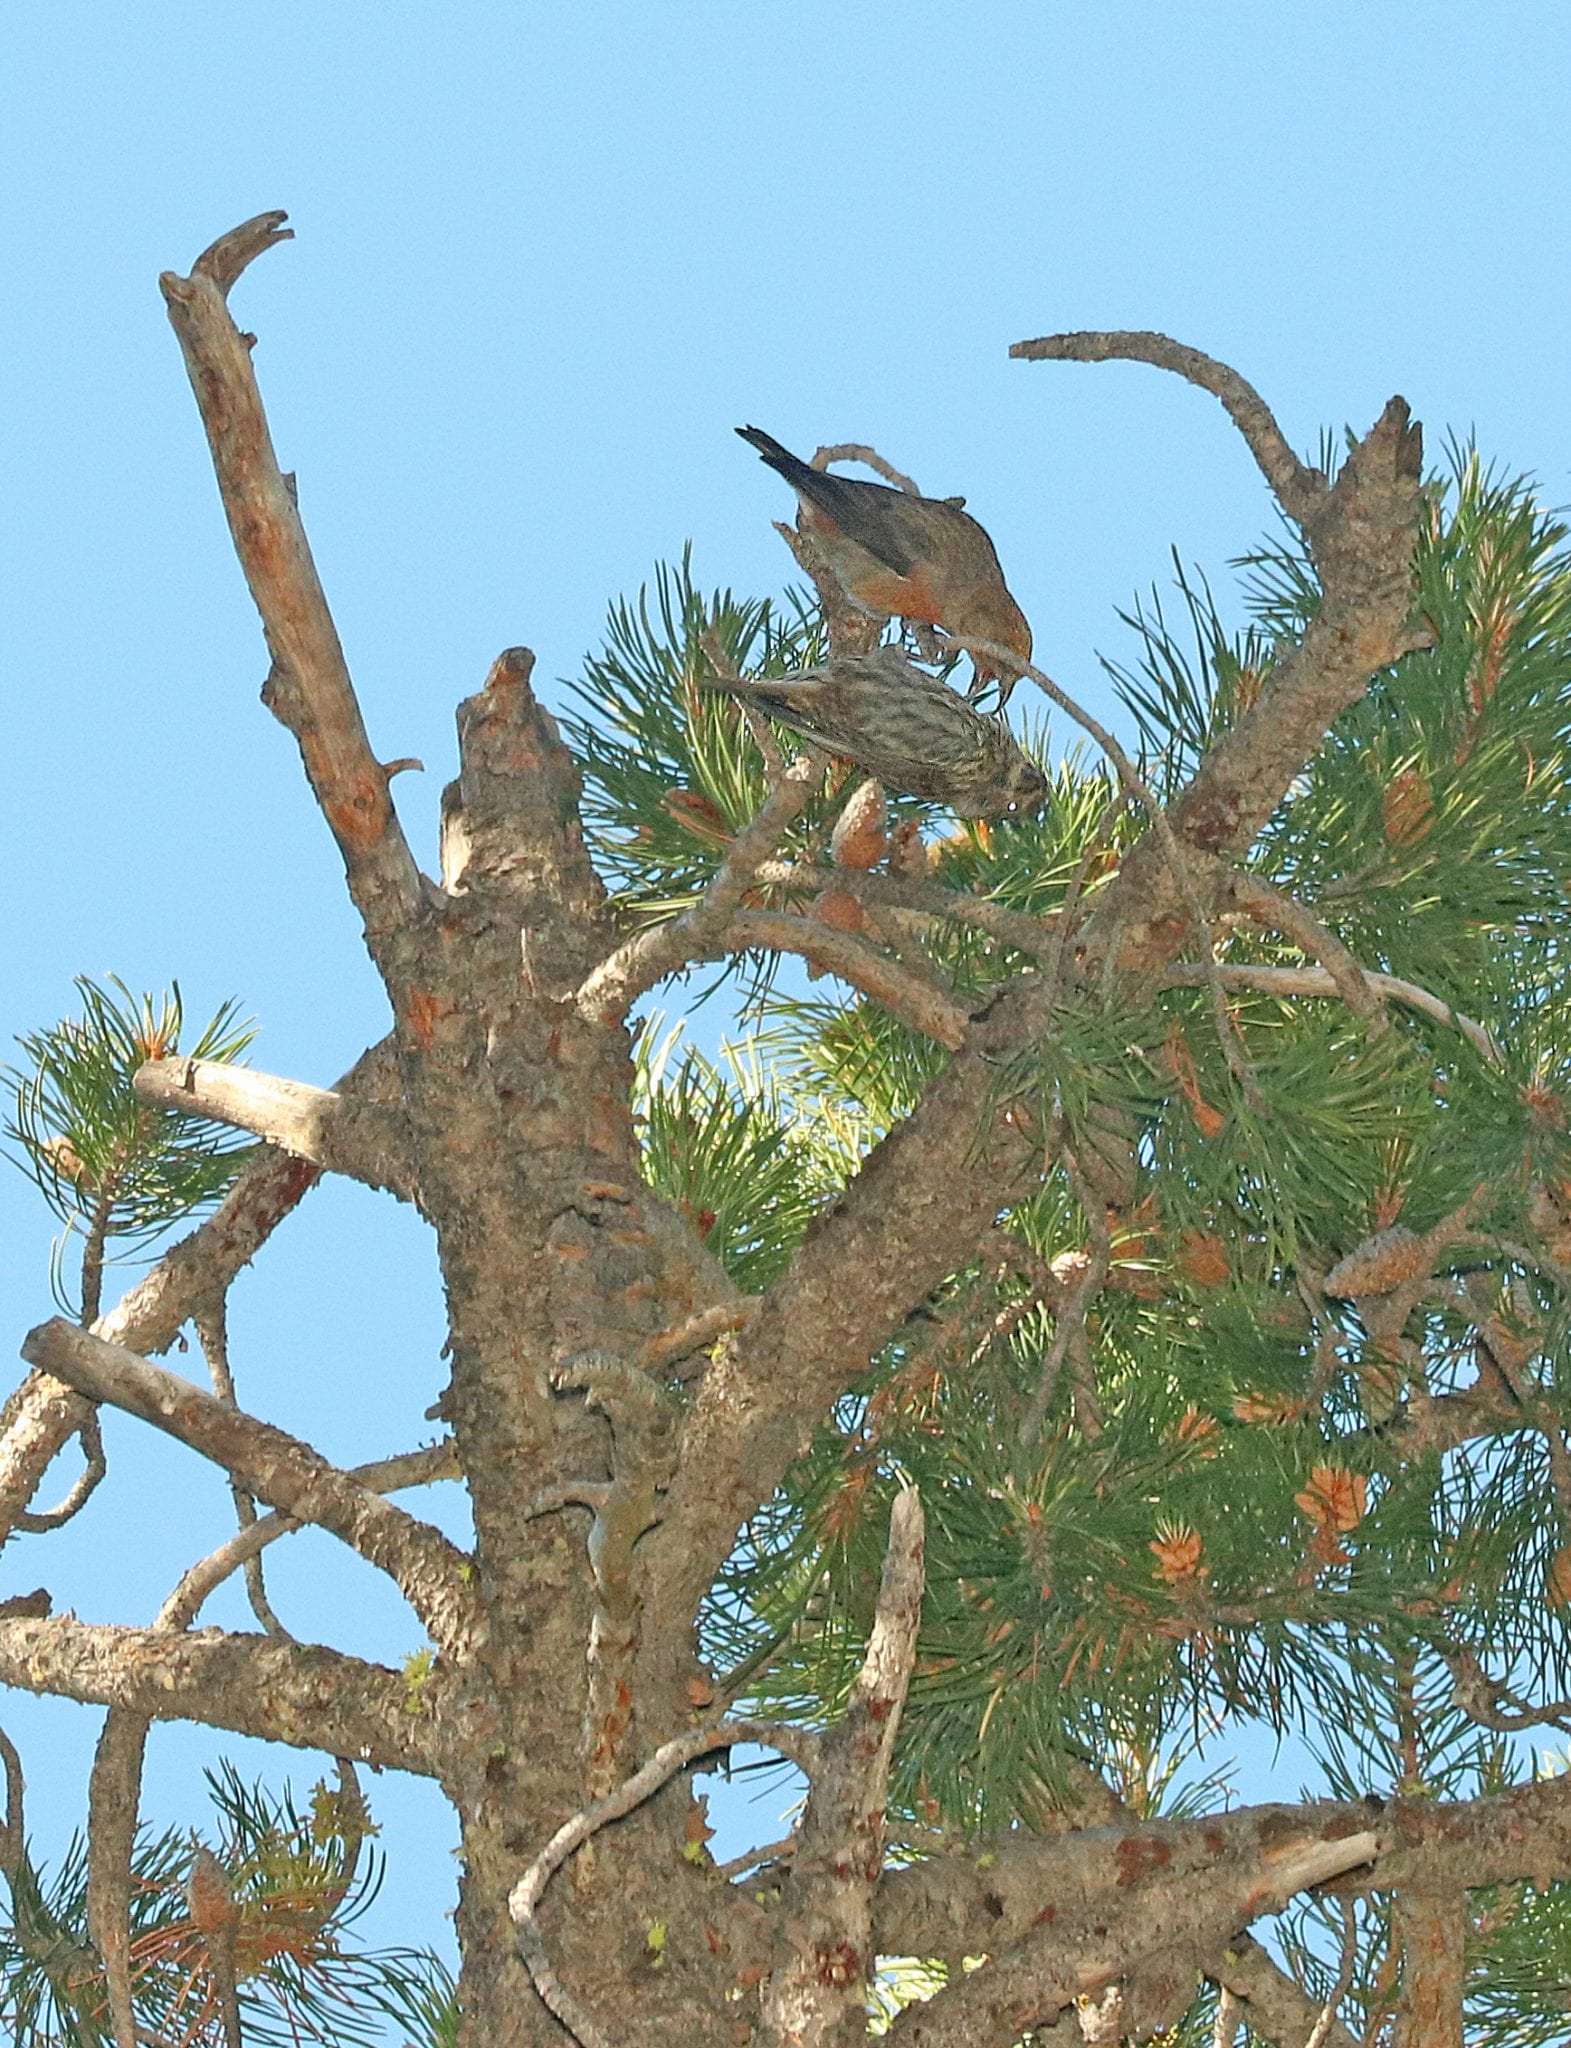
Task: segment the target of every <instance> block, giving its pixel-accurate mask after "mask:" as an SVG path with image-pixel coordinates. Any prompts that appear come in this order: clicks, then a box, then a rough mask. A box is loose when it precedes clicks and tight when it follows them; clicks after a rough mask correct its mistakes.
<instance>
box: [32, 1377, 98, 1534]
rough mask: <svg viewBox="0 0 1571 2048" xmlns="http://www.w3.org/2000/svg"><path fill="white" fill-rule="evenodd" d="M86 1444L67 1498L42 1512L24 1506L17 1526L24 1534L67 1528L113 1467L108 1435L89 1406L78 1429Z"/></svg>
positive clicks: (46, 1532) (78, 1433)
mask: <svg viewBox="0 0 1571 2048" xmlns="http://www.w3.org/2000/svg"><path fill="white" fill-rule="evenodd" d="M76 1434H77V1436H78V1437H79V1438H80V1440H81V1444H82V1456H83V1458H84V1460H85V1461H86V1462H85V1463H84V1464H83V1466H82V1469H81V1471H80V1472H79V1473H78V1474H77V1475H76V1478H75V1479H74V1480H73V1481H72V1482H71V1485H70V1487H69V1489H68V1490H67V1492H66V1495H65V1498H64V1499H63V1500H62V1501H61V1502H60V1503H59V1505H58V1506H56V1507H52V1508H46V1509H45V1510H44V1511H43V1512H42V1513H41V1514H32V1513H30V1512H29V1511H28V1510H27V1509H25V1508H24V1509H23V1510H22V1511H21V1513H20V1514H18V1515H17V1517H16V1520H15V1523H14V1524H13V1526H14V1527H15V1529H16V1530H17V1532H18V1534H19V1535H22V1536H44V1535H47V1534H48V1533H49V1531H50V1530H51V1529H63V1528H64V1527H65V1525H66V1523H67V1522H69V1521H71V1520H72V1519H73V1518H74V1517H75V1516H77V1515H79V1514H80V1513H81V1512H82V1510H83V1508H85V1507H86V1506H87V1503H88V1502H89V1501H90V1500H91V1499H92V1497H93V1495H94V1494H95V1493H96V1492H97V1491H98V1488H99V1484H100V1482H101V1481H102V1480H103V1478H104V1476H105V1474H106V1473H107V1472H108V1470H109V1466H108V1464H107V1462H106V1461H105V1458H104V1436H103V1431H102V1430H101V1429H100V1428H99V1426H98V1415H97V1411H96V1410H94V1409H91V1408H90V1409H89V1410H88V1411H87V1413H86V1414H85V1415H84V1416H83V1417H82V1420H81V1423H80V1424H79V1426H78V1428H77V1432H76Z"/></svg>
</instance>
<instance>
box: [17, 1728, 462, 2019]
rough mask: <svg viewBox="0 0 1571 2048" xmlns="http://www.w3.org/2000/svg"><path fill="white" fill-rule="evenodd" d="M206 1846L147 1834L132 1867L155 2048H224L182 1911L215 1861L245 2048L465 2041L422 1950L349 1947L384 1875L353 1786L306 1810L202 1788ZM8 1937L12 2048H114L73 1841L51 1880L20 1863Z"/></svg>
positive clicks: (198, 1946)
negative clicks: (165, 2044)
mask: <svg viewBox="0 0 1571 2048" xmlns="http://www.w3.org/2000/svg"><path fill="white" fill-rule="evenodd" d="M207 1781H208V1789H209V1793H210V1795H211V1798H212V1803H213V1807H214V1818H215V1822H216V1826H215V1827H214V1829H213V1830H212V1833H211V1837H210V1839H208V1840H206V1841H204V1840H203V1839H202V1838H201V1837H199V1836H197V1835H194V1834H188V1833H183V1832H181V1831H179V1830H175V1829H169V1830H166V1831H164V1832H163V1833H160V1834H154V1833H153V1832H152V1831H151V1830H150V1829H147V1828H143V1829H142V1830H141V1832H140V1833H139V1834H138V1836H137V1841H136V1847H135V1850H134V1853H133V1858H132V1890H131V1969H132V1982H133V1996H134V2000H135V2009H136V2015H137V2021H138V2024H139V2026H141V2027H144V2028H145V2029H146V2030H147V2037H148V2039H149V2040H156V2041H170V2042H176V2041H180V2042H185V2043H188V2044H190V2048H217V2044H219V2043H221V2042H222V2040H223V2029H222V2021H221V2017H220V2013H219V2009H218V2003H217V1998H218V1994H217V1990H216V1980H215V1976H214V1967H213V1952H212V1949H211V1947H210V1945H209V1936H208V1934H207V1933H206V1932H205V1931H204V1929H203V1926H202V1925H200V1924H199V1923H198V1921H197V1920H196V1919H195V1918H193V1909H192V1905H191V1902H190V1899H189V1898H188V1896H187V1889H186V1887H187V1882H188V1879H189V1878H190V1875H191V1870H192V1857H193V1852H194V1851H195V1850H196V1849H198V1848H200V1847H207V1848H208V1849H209V1850H210V1851H211V1853H212V1854H214V1855H215V1856H216V1857H217V1860H218V1864H219V1865H220V1866H221V1869H222V1872H223V1879H224V1882H225V1884H226V1886H227V1889H228V1892H229V1895H230V1898H231V1900H232V1903H233V1924H232V1932H231V1935H230V1945H231V1948H232V1954H233V1961H234V1970H235V1976H236V1980H237V1989H238V1996H239V2002H240V2012H241V2020H242V2026H243V2030H244V2034H245V2038H246V2040H247V2041H248V2042H255V2043H257V2044H258V2048H303V2044H305V2043H308V2042H314V2043H320V2044H323V2048H361V2044H364V2048H374V2044H376V2043H379V2042H381V2041H383V2040H385V2039H386V2038H387V2029H388V2027H389V2026H390V2025H391V2026H394V2027H397V2028H398V2029H399V2030H400V2033H401V2037H402V2038H403V2039H405V2040H407V2041H408V2042H409V2043H410V2044H411V2048H451V2044H452V2043H453V2042H454V2041H456V2039H457V2008H456V2004H455V2002H454V1996H453V1985H452V1980H451V1978H450V1977H449V1975H448V1973H447V1971H446V1970H445V1968H444V1967H443V1965H442V1964H441V1962H440V1961H439V1960H438V1958H437V1957H436V1956H434V1955H433V1954H430V1953H429V1952H427V1951H424V1950H412V1949H388V1950H369V1949H365V1948H362V1947H360V1946H359V1945H358V1942H357V1940H356V1938H355V1936H354V1935H353V1933H352V1932H351V1930H352V1929H353V1927H354V1924H355V1922H356V1921H357V1920H358V1919H359V1918H360V1917H361V1915H362V1914H364V1912H365V1911H366V1909H367V1908H368V1907H369V1906H370V1904H371V1902H372V1900H373V1899H374V1898H375V1896H376V1893H377V1889H378V1887H379V1885H380V1883H381V1879H382V1860H381V1858H380V1856H379V1855H378V1854H377V1853H376V1852H375V1851H374V1850H372V1849H371V1848H370V1847H369V1845H368V1837H369V1836H372V1835H374V1834H375V1833H376V1829H375V1827H374V1825H373V1824H372V1823H371V1821H370V1818H369V1816H368V1814H367V1813H366V1810H365V1807H364V1804H363V1802H362V1801H361V1799H360V1796H359V1793H358V1790H357V1789H356V1788H354V1786H353V1783H352V1780H351V1781H349V1782H348V1784H347V1785H346V1784H345V1783H344V1782H342V1781H341V1782H340V1784H339V1785H338V1786H337V1787H336V1788H333V1787H329V1786H328V1785H326V1784H325V1783H324V1784H321V1785H318V1786H317V1787H316V1788H315V1791H314V1792H313V1794H312V1796H311V1800H310V1802H309V1805H308V1807H307V1809H306V1810H305V1811H304V1812H302V1811H301V1810H300V1809H299V1808H298V1807H297V1805H296V1804H295V1801H294V1798H293V1795H292V1793H291V1792H290V1789H289V1787H288V1786H287V1785H286V1786H285V1787H284V1788H283V1790H282V1791H281V1792H279V1793H273V1792H270V1791H268V1790H267V1789H266V1787H264V1786H263V1785H261V1784H247V1783H246V1782H245V1781H244V1780H243V1779H242V1778H241V1777H240V1776H239V1774H238V1773H237V1772H236V1771H235V1770H234V1769H233V1768H232V1767H231V1766H229V1765H227V1764H225V1765H221V1766H220V1767H219V1769H218V1770H217V1771H213V1772H209V1773H208V1774H207ZM11 1894H12V1911H11V1918H10V1921H9V1923H8V1924H5V1925H0V2016H3V2018H4V2019H5V2020H6V2021H7V2022H8V2023H9V2025H10V2028H11V2033H10V2036H9V2038H10V2039H11V2040H12V2041H13V2042H14V2043H15V2048H109V2044H110V2043H111V2042H112V2041H113V2038H114V2037H113V2032H112V2029H111V2027H110V2025H109V2018H108V2001H107V1993H106V1991H105V1988H104V1981H103V1975H102V1971H101V1970H100V1968H99V1966H98V1960H97V1957H96V1955H95V1954H94V1952H93V1949H92V1947H91V1944H90V1941H89V1937H88V1920H87V1855H86V1849H85V1846H84V1844H83V1843H82V1842H81V1841H80V1840H75V1841H73V1842H72V1843H71V1844H70V1846H69V1848H68V1849H67V1851H66V1854H65V1856H64V1857H63V1858H62V1860H61V1863H60V1866H59V1868H58V1869H57V1870H55V1871H53V1872H48V1871H44V1870H40V1869H36V1868H35V1867H34V1866H33V1864H32V1863H31V1862H30V1861H29V1860H28V1859H27V1858H26V1856H25V1855H24V1857H23V1858H22V1862H21V1866H20V1869H19V1871H18V1872H17V1874H16V1876H15V1877H14V1878H13V1880H12V1887H11Z"/></svg>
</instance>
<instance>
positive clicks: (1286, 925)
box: [1231, 871, 1385, 1029]
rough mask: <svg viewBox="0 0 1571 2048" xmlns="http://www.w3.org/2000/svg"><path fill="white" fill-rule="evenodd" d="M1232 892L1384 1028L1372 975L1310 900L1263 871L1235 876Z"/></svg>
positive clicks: (1360, 1012) (1351, 1004) (1354, 1007)
mask: <svg viewBox="0 0 1571 2048" xmlns="http://www.w3.org/2000/svg"><path fill="white" fill-rule="evenodd" d="M1231 893H1232V898H1233V901H1234V902H1235V903H1236V904H1237V905H1238V906H1239V908H1240V909H1242V910H1246V911H1248V912H1249V914H1250V915H1251V916H1252V917H1254V918H1256V919H1257V920H1258V921H1259V922H1260V923H1261V924H1265V925H1269V926H1270V927H1271V928H1272V929H1273V930H1274V931H1278V932H1281V933H1282V934H1283V936H1284V937H1286V938H1289V939H1291V940H1292V941H1293V943H1294V944H1295V945H1296V946H1297V947H1299V949H1300V950H1301V951H1302V952H1305V953H1307V954H1308V955H1309V957H1310V959H1311V960H1318V961H1319V963H1320V965H1321V966H1322V967H1323V968H1324V969H1325V971H1326V973H1327V974H1329V975H1330V977H1331V979H1332V981H1333V982H1335V984H1336V990H1337V994H1338V995H1340V996H1341V998H1342V1000H1343V1002H1344V1003H1346V1005H1347V1007H1348V1008H1349V1009H1350V1010H1351V1011H1352V1012H1353V1015H1354V1016H1355V1017H1362V1018H1363V1019H1364V1020H1365V1021H1366V1022H1367V1023H1370V1024H1374V1025H1376V1026H1378V1027H1379V1028H1381V1029H1384V1026H1385V1019H1384V1017H1383V1015H1382V1013H1381V1009H1380V1001H1379V997H1378V995H1377V993H1376V991H1375V990H1374V989H1373V988H1372V987H1371V986H1370V981H1369V976H1368V975H1367V974H1366V973H1365V972H1364V969H1363V968H1362V967H1361V966H1360V965H1359V963H1358V961H1357V960H1356V959H1354V957H1353V955H1352V954H1351V953H1350V952H1349V951H1348V949H1347V947H1346V946H1344V945H1343V943H1342V941H1341V940H1340V939H1339V938H1338V937H1337V935H1336V933H1335V932H1333V931H1331V930H1330V929H1329V928H1328V927H1327V926H1325V925H1323V924H1322V923H1321V922H1320V920H1319V918H1318V917H1316V916H1315V914H1314V912H1313V911H1312V910H1311V909H1310V908H1309V906H1308V904H1307V903H1300V902H1299V900H1298V898H1297V897H1296V896H1289V895H1288V894H1287V892H1286V891H1285V890H1283V889H1278V888H1276V887H1275V886H1274V884H1272V883H1270V882H1268V881H1266V880H1265V878H1264V877H1263V876H1261V875H1251V874H1245V873H1243V872H1241V871H1240V872H1239V873H1237V874H1235V875H1234V877H1233V880H1232V885H1231Z"/></svg>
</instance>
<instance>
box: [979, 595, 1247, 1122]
mask: <svg viewBox="0 0 1571 2048" xmlns="http://www.w3.org/2000/svg"><path fill="white" fill-rule="evenodd" d="M946 638H947V639H948V641H949V642H950V644H951V645H953V646H955V647H960V648H963V649H964V650H965V652H966V653H967V654H969V655H972V656H973V657H974V656H976V655H978V654H981V655H984V656H986V657H988V658H989V659H991V660H994V661H1007V662H1009V663H1010V664H1011V665H1012V667H1013V668H1014V670H1015V672H1016V673H1017V674H1019V675H1023V676H1029V677H1030V679H1031V681H1032V682H1033V683H1035V684H1036V686H1037V688H1038V689H1039V690H1041V691H1043V692H1044V693H1045V695H1046V696H1048V697H1049V698H1050V699H1051V700H1052V702H1053V703H1055V704H1056V705H1057V706H1058V707H1059V709H1060V710H1061V711H1064V712H1066V713H1067V714H1068V715H1069V717H1071V718H1072V719H1073V720H1074V721H1075V723H1076V724H1077V725H1079V726H1080V727H1081V728H1082V729H1083V730H1084V731H1086V732H1088V733H1089V734H1090V735H1091V737H1092V739H1094V740H1095V741H1096V743H1097V745H1098V746H1099V747H1100V748H1101V749H1102V751H1103V753H1104V754H1106V756H1107V758H1108V759H1109V761H1111V762H1112V764H1113V767H1114V770H1115V771H1116V773H1117V775H1118V779H1119V781H1120V782H1121V783H1122V784H1123V786H1124V788H1125V790H1126V791H1127V792H1128V793H1129V795H1130V796H1131V797H1133V798H1134V799H1135V801H1136V802H1138V803H1139V804H1140V806H1141V808H1142V809H1143V810H1144V811H1145V813H1146V815H1147V817H1148V818H1149V819H1150V820H1151V829H1152V831H1153V832H1154V833H1155V835H1156V837H1157V840H1158V841H1159V843H1160V845H1161V848H1162V852H1163V854H1164V856H1165V858H1166V861H1167V869H1168V873H1169V874H1170V875H1171V876H1172V878H1173V884H1174V887H1175V888H1176V889H1177V890H1178V893H1179V895H1180V897H1181V898H1182V899H1183V904H1184V908H1185V909H1186V910H1187V911H1188V913H1189V918H1190V922H1191V923H1192V924H1193V925H1194V928H1195V933H1196V936H1197V937H1198V938H1199V940H1200V947H1201V955H1202V964H1203V965H1204V964H1205V963H1206V962H1209V963H1210V964H1209V969H1208V972H1207V977H1206V985H1207V987H1208V988H1209V989H1210V991H1211V1010H1212V1015H1213V1016H1214V1018H1215V1019H1216V1030H1217V1038H1218V1040H1219V1042H1220V1044H1221V1048H1222V1057H1223V1059H1224V1060H1226V1062H1227V1067H1228V1071H1229V1073H1231V1075H1232V1076H1233V1079H1234V1080H1235V1081H1236V1082H1237V1083H1238V1085H1239V1088H1240V1089H1241V1090H1242V1092H1243V1096H1244V1100H1245V1101H1246V1102H1247V1103H1248V1104H1249V1107H1250V1108H1251V1109H1252V1110H1253V1111H1254V1113H1255V1114H1256V1116H1266V1115H1268V1114H1269V1110H1268V1109H1267V1106H1266V1103H1265V1100H1264V1098H1263V1097H1262V1095H1261V1093H1260V1089H1259V1086H1258V1084H1257V1083H1256V1081H1255V1077H1254V1070H1253V1068H1252V1067H1251V1066H1250V1063H1249V1055H1248V1053H1247V1052H1246V1051H1245V1050H1244V1042H1243V1037H1242V1034H1241V1033H1240V1031H1239V1028H1238V1025H1237V1022H1236V1021H1235V1019H1234V1017H1233V1014H1232V1012H1231V1011H1230V1010H1229V1008H1228V1004H1227V992H1226V990H1225V988H1224V987H1223V985H1222V981H1221V979H1220V976H1219V974H1218V973H1217V971H1216V968H1217V960H1216V934H1215V931H1214V929H1213V927H1212V922H1211V917H1210V913H1209V912H1208V911H1207V909H1206V907H1205V905H1204V903H1202V902H1201V900H1200V892H1199V891H1198V890H1197V889H1196V887H1195V882H1194V877H1193V875H1192V874H1191V873H1190V871H1189V861H1188V858H1187V857H1186V855H1185V853H1184V851H1183V849H1182V847H1181V846H1180V845H1179V843H1178V835H1177V833H1176V832H1175V831H1174V830H1173V827H1172V823H1171V821H1170V820H1169V818H1168V815H1167V812H1166V811H1165V810H1164V809H1163V808H1162V805H1161V804H1160V803H1159V802H1158V801H1157V797H1156V793H1155V791H1154V790H1153V789H1152V788H1151V786H1150V784H1149V783H1148V782H1147V781H1146V780H1145V778H1144V776H1143V775H1142V774H1141V773H1140V771H1139V769H1138V768H1136V766H1135V764H1134V762H1133V761H1132V760H1131V758H1130V756H1129V755H1128V754H1127V753H1126V752H1125V750H1124V749H1123V748H1122V747H1121V746H1120V745H1119V743H1118V741H1117V740H1116V739H1115V738H1114V737H1113V735H1112V734H1111V733H1110V732H1109V731H1108V729H1107V727H1106V726H1105V725H1103V724H1102V722H1101V721H1100V719H1097V718H1093V717H1092V715H1091V713H1090V712H1089V711H1087V710H1085V709H1084V708H1083V707H1082V706H1081V705H1079V704H1077V703H1076V702H1075V700H1074V698H1073V697H1071V696H1070V695H1069V693H1068V691H1067V690H1064V689H1061V688H1060V687H1059V685H1058V684H1057V683H1055V682H1054V681H1053V679H1052V677H1051V676H1049V675H1047V674H1045V673H1044V672H1043V671H1042V670H1041V669H1039V668H1037V667H1036V666H1035V664H1034V663H1032V662H1029V661H1022V660H1021V659H1020V656H1019V655H1018V653H1012V652H1011V651H1010V649H1009V648H1007V647H1003V646H1001V645H1000V644H999V643H998V642H997V641H996V640H975V639H973V638H971V636H970V635H969V634H962V633H948V634H946Z"/></svg>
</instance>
